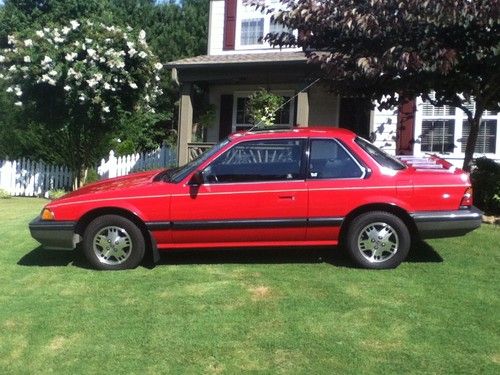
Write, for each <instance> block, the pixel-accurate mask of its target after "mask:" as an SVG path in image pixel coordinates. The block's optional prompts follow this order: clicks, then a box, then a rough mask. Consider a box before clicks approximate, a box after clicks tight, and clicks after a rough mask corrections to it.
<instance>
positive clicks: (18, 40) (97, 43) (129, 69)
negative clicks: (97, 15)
mask: <svg viewBox="0 0 500 375" xmlns="http://www.w3.org/2000/svg"><path fill="white" fill-rule="evenodd" d="M8 44H9V47H8V48H6V49H4V50H0V78H1V79H5V80H7V81H8V82H9V84H10V85H9V86H8V88H7V92H9V93H12V95H13V96H14V97H15V99H16V101H15V105H17V106H20V107H21V106H24V105H30V103H32V102H36V101H37V100H38V99H40V98H39V97H37V96H38V95H40V94H42V95H44V96H45V95H56V96H61V97H62V99H63V101H64V104H65V105H66V106H67V108H72V109H75V110H80V111H81V110H88V109H91V111H90V115H91V116H92V117H94V116H96V115H98V116H99V117H100V119H101V120H102V121H101V122H107V120H108V119H109V118H112V116H113V112H114V111H116V110H118V109H122V108H124V107H127V105H128V106H130V105H132V107H133V108H131V109H146V110H149V111H153V103H154V101H155V99H156V97H157V96H158V95H160V94H161V90H160V89H159V88H158V83H159V81H160V76H159V71H160V70H161V69H162V64H161V63H160V62H159V61H158V59H157V58H156V57H155V56H154V54H153V53H152V52H151V50H150V48H149V46H148V45H147V43H146V33H145V32H144V31H143V30H141V31H140V32H139V33H134V32H133V30H132V29H131V28H127V29H122V28H120V27H115V26H108V25H104V24H102V23H92V22H90V21H83V22H81V23H80V22H79V21H76V20H73V21H71V22H70V23H69V24H68V25H66V26H64V27H55V28H43V29H41V30H35V31H34V32H32V33H31V34H29V33H26V34H24V35H21V34H19V35H9V37H8ZM42 101H43V100H42ZM94 120H95V119H94Z"/></svg>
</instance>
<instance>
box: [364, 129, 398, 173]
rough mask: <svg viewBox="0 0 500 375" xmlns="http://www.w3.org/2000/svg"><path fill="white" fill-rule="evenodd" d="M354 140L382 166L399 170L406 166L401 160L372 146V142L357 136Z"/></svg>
mask: <svg viewBox="0 0 500 375" xmlns="http://www.w3.org/2000/svg"><path fill="white" fill-rule="evenodd" d="M355 142H356V143H357V144H358V146H359V147H361V148H362V149H363V150H365V151H366V153H367V154H369V155H370V156H371V157H372V158H373V159H374V160H375V161H376V162H377V163H378V164H380V165H381V166H382V167H386V168H390V169H394V170H401V169H405V168H406V166H405V165H404V164H403V163H402V162H401V161H399V160H398V159H396V158H395V157H393V156H391V155H389V154H387V153H385V152H384V151H382V150H381V149H379V148H378V147H376V146H374V145H373V144H372V143H370V142H368V141H367V140H366V139H364V138H361V137H357V138H356V139H355Z"/></svg>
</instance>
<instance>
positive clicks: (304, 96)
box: [296, 91, 309, 127]
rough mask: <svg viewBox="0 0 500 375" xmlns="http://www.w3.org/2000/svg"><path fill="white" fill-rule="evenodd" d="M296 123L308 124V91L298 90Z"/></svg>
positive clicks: (303, 125)
mask: <svg viewBox="0 0 500 375" xmlns="http://www.w3.org/2000/svg"><path fill="white" fill-rule="evenodd" d="M296 122H297V125H299V126H301V127H306V126H309V93H308V92H307V91H302V92H299V93H298V95H297V121H296Z"/></svg>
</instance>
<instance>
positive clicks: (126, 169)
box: [97, 146, 177, 179]
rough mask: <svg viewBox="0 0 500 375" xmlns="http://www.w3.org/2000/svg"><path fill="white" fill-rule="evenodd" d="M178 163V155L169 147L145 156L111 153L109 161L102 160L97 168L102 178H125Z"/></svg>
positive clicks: (147, 153)
mask: <svg viewBox="0 0 500 375" xmlns="http://www.w3.org/2000/svg"><path fill="white" fill-rule="evenodd" d="M176 163H177V153H176V151H175V150H174V149H172V148H171V147H169V146H163V147H160V148H158V149H156V150H154V151H151V152H146V153H143V154H139V153H137V154H132V155H124V156H118V157H116V156H115V152H114V151H110V152H109V157H108V160H105V159H102V160H101V164H100V165H99V166H98V167H97V174H98V175H99V176H100V177H101V179H102V178H111V177H118V176H124V175H127V174H129V173H133V172H140V171H145V170H149V169H154V168H163V167H168V166H170V165H174V164H176Z"/></svg>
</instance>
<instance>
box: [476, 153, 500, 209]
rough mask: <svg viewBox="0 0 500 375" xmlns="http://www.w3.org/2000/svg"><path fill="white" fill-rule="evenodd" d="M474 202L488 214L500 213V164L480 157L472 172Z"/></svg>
mask: <svg viewBox="0 0 500 375" xmlns="http://www.w3.org/2000/svg"><path fill="white" fill-rule="evenodd" d="M471 178H472V185H473V188H474V204H475V205H476V206H477V207H479V208H480V209H481V210H483V211H484V212H486V213H488V214H493V215H499V214H500V164H498V163H496V162H495V161H494V160H491V159H488V158H486V157H482V158H478V159H476V162H475V168H474V170H473V171H472V173H471Z"/></svg>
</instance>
